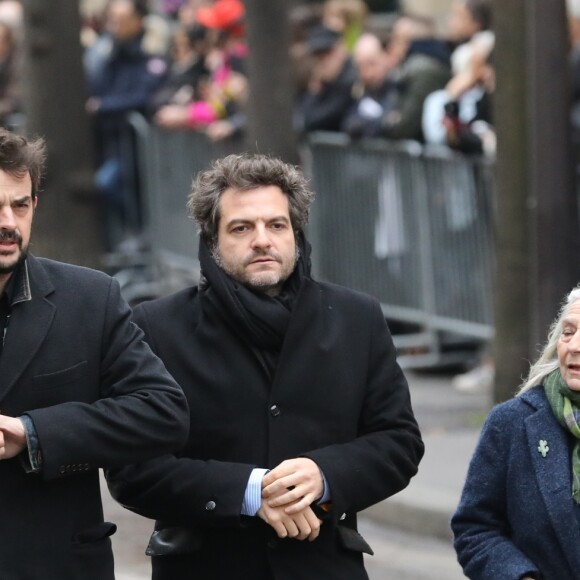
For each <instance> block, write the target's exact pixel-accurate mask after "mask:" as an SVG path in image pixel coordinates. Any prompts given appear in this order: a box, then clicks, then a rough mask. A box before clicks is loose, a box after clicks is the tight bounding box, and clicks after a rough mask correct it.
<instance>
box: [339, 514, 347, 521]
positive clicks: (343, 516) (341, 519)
mask: <svg viewBox="0 0 580 580" xmlns="http://www.w3.org/2000/svg"><path fill="white" fill-rule="evenodd" d="M339 519H340V521H341V522H342V521H343V520H346V514H342V515H341V516H340V518H339Z"/></svg>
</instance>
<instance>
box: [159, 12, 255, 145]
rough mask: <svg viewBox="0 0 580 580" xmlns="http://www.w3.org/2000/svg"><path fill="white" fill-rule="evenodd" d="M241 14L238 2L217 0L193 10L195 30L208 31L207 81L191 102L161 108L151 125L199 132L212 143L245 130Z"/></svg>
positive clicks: (243, 48)
mask: <svg viewBox="0 0 580 580" xmlns="http://www.w3.org/2000/svg"><path fill="white" fill-rule="evenodd" d="M244 14H245V8H244V5H243V4H242V3H241V2H240V1H239V0H218V1H217V2H216V3H215V4H213V5H211V6H206V7H201V8H199V9H198V10H197V12H196V19H197V22H198V26H200V25H201V26H203V27H204V28H206V29H208V30H209V31H210V34H209V36H208V42H209V48H208V50H207V54H206V55H205V58H204V64H205V68H206V69H207V71H208V75H207V78H206V79H203V81H202V82H200V83H199V85H198V91H197V95H196V96H195V98H194V100H192V101H190V102H188V103H186V104H177V103H175V104H173V103H170V104H167V105H165V106H164V107H161V108H160V109H159V110H158V111H157V113H156V114H155V117H154V120H155V123H157V124H158V125H160V126H161V127H164V128H165V129H169V130H180V129H193V130H197V131H203V132H205V133H206V135H207V136H208V137H209V138H210V139H212V140H215V141H219V140H222V139H226V138H229V137H233V136H235V135H239V134H241V133H242V132H243V131H244V130H245V127H246V123H247V119H246V115H245V113H244V104H245V101H246V99H247V91H248V81H247V78H246V76H245V74H244V60H245V58H246V55H247V49H246V46H245V43H244V41H243V35H244V26H243V17H244Z"/></svg>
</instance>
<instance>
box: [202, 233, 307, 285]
mask: <svg viewBox="0 0 580 580" xmlns="http://www.w3.org/2000/svg"><path fill="white" fill-rule="evenodd" d="M211 255H212V258H213V259H214V260H215V263H216V264H217V265H218V266H219V267H220V268H221V269H222V270H223V271H224V272H225V273H226V274H227V275H228V276H229V277H230V278H232V279H234V280H236V281H237V282H240V283H241V284H243V285H244V286H247V287H248V288H250V289H253V290H259V291H262V292H265V291H266V290H268V289H270V288H276V287H279V288H281V287H282V285H283V284H284V282H286V280H287V279H288V278H289V277H290V275H291V274H292V272H293V271H294V268H296V264H297V263H298V260H299V259H300V248H299V247H298V245H296V251H295V254H294V260H293V262H292V265H291V267H288V265H285V264H284V263H283V259H282V256H280V254H277V253H275V252H271V251H259V252H252V253H251V254H250V255H249V256H247V257H246V258H244V260H243V261H242V262H241V263H240V262H238V263H236V264H233V265H230V264H226V263H224V260H223V258H222V256H221V254H220V251H219V248H218V244H217V243H215V244H214V245H213V246H212V248H211ZM264 256H270V257H271V258H274V259H275V260H276V261H277V262H279V263H281V264H282V268H281V269H280V271H279V273H278V272H268V271H264V272H255V273H253V274H251V275H246V274H245V268H246V267H247V266H248V265H249V264H250V263H251V262H252V261H253V260H255V259H256V258H260V257H264ZM240 266H242V267H241V268H240Z"/></svg>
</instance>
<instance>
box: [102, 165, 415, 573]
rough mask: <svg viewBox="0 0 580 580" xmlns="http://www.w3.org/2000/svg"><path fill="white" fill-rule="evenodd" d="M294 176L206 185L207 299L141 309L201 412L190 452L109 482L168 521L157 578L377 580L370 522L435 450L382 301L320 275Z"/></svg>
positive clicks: (215, 174)
mask: <svg viewBox="0 0 580 580" xmlns="http://www.w3.org/2000/svg"><path fill="white" fill-rule="evenodd" d="M312 199H313V193H312V192H311V191H310V189H309V187H308V184H307V182H306V180H305V178H304V176H303V175H302V174H301V173H300V171H299V170H297V169H296V168H295V167H292V166H290V165H287V164H285V163H283V162H282V161H280V160H278V159H275V158H271V157H268V156H262V155H231V156H228V157H225V158H224V159H221V160H218V161H216V162H215V163H214V165H213V166H212V168H211V169H209V170H207V171H204V172H202V173H200V174H199V175H198V177H197V180H196V182H195V183H194V186H193V191H192V193H191V195H190V198H189V203H188V207H189V210H190V213H191V215H192V216H193V218H194V219H195V220H196V222H197V223H198V225H199V228H200V250H199V257H200V263H201V269H202V280H201V283H200V284H199V286H198V287H195V288H189V289H186V290H183V291H181V292H179V293H177V294H175V295H172V296H169V297H165V298H162V299H159V300H156V301H153V302H149V303H144V304H142V305H140V306H138V307H137V308H136V310H135V313H134V317H135V320H136V322H137V323H138V324H139V325H140V326H141V327H142V328H143V330H144V331H145V335H146V337H147V340H148V341H149V343H150V344H151V346H152V348H153V350H154V352H156V353H157V354H158V355H159V356H160V357H161V358H162V360H163V361H164V362H165V364H166V366H167V368H168V369H169V371H170V372H171V373H172V374H173V376H174V377H175V378H176V380H177V381H178V382H179V383H180V384H181V386H182V387H183V389H184V391H185V393H186V396H187V397H188V399H189V403H190V409H191V417H190V424H191V428H190V435H189V442H188V443H187V444H186V446H185V448H184V449H183V451H182V452H181V453H180V454H179V455H168V456H166V457H164V458H158V459H155V460H152V461H147V462H144V463H141V464H136V465H134V466H129V467H125V468H122V469H119V470H114V471H113V472H110V473H109V482H110V488H111V491H112V492H113V495H114V496H115V497H116V498H117V499H118V500H119V501H120V502H121V503H122V504H123V505H125V506H126V507H128V508H129V509H131V510H133V511H135V512H137V513H140V514H142V515H145V516H147V517H150V518H154V519H156V520H157V522H156V525H155V531H154V533H153V535H152V537H151V540H150V542H149V546H148V548H147V553H148V554H149V555H151V556H152V565H153V578H154V579H155V580H181V579H183V580H185V579H188V580H189V579H191V578H200V579H201V578H203V579H204V580H223V579H224V578H253V579H258V580H273V579H275V580H302V579H304V580H306V579H308V580H324V579H326V578H328V579H333V580H336V579H344V580H358V579H363V578H368V576H367V574H366V572H365V569H364V565H363V552H367V553H372V550H371V549H370V547H369V546H368V544H367V543H366V542H365V540H364V539H363V538H362V537H361V536H360V535H359V534H358V532H357V523H356V517H357V512H358V511H360V510H363V509H365V508H367V507H369V506H370V505H372V504H374V503H376V502H379V501H381V500H383V499H385V498H387V497H389V496H391V495H392V494H394V493H396V492H398V491H400V490H401V489H403V488H404V487H405V486H406V485H407V484H408V483H409V480H410V478H411V477H412V476H413V475H414V474H415V473H416V471H417V466H418V464H419V461H420V459H421V457H422V455H423V443H422V441H421V436H420V433H419V429H418V427H417V423H416V421H415V418H414V416H413V411H412V408H411V402H410V396H409V389H408V385H407V382H406V380H405V377H404V376H403V373H402V372H401V369H400V368H399V366H398V364H397V362H396V359H395V349H394V347H393V343H392V340H391V336H390V334H389V331H388V328H387V325H386V323H385V320H384V317H383V315H382V312H381V308H380V305H379V303H378V302H377V301H376V300H375V299H373V298H371V297H370V296H367V295H364V294H361V293H358V292H355V291H352V290H349V289H346V288H343V287H339V286H335V285H332V284H325V283H320V282H317V281H315V280H313V278H312V276H311V273H310V248H309V245H308V243H307V241H306V239H305V237H304V234H303V228H304V226H305V225H306V223H307V220H308V213H309V206H310V203H311V202H312Z"/></svg>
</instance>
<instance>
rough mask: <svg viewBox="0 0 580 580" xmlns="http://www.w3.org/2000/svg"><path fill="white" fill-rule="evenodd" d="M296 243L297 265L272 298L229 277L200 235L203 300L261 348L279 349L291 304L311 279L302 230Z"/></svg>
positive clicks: (308, 258)
mask: <svg viewBox="0 0 580 580" xmlns="http://www.w3.org/2000/svg"><path fill="white" fill-rule="evenodd" d="M296 244H297V246H298V249H299V252H300V255H299V258H298V262H297V264H296V267H295V268H294V271H293V272H292V274H291V275H290V277H289V278H288V280H286V282H285V283H284V286H283V288H282V291H281V293H280V294H279V295H278V296H276V297H271V296H268V295H267V294H264V293H263V292H259V291H254V290H251V289H249V288H247V287H246V286H244V285H243V284H241V283H240V282H237V281H236V280H234V279H233V278H231V277H230V276H228V275H227V274H226V273H225V271H224V270H223V269H222V268H220V267H219V266H218V265H217V263H216V261H215V260H214V258H213V256H212V255H211V251H210V249H209V247H208V245H207V243H206V241H205V240H204V239H203V237H201V236H200V240H199V262H200V265H201V274H202V280H201V282H200V285H199V289H200V300H201V301H202V303H203V304H205V306H206V307H210V308H212V309H213V312H214V314H217V315H219V316H221V317H222V318H224V319H225V320H226V321H227V323H228V324H229V325H230V326H232V327H233V328H234V330H235V331H236V332H238V333H239V334H240V335H241V336H242V337H243V338H244V339H245V340H247V341H248V342H249V343H250V344H251V345H252V346H253V347H255V348H257V349H259V350H261V351H264V350H266V351H275V352H278V351H280V349H281V347H282V343H283V342H284V336H285V334H286V329H287V328H288V323H289V322H290V315H291V312H292V307H293V306H294V303H295V301H296V298H297V296H298V294H299V292H300V289H301V288H302V285H303V283H304V281H305V280H306V279H307V278H310V244H309V243H308V242H307V241H306V239H305V238H304V235H303V234H302V233H301V232H298V233H297V234H296Z"/></svg>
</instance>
